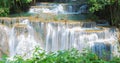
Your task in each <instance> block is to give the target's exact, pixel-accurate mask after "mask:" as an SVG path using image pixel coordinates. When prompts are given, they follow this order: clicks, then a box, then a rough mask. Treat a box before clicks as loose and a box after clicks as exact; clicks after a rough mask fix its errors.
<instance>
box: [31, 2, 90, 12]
mask: <svg viewBox="0 0 120 63" xmlns="http://www.w3.org/2000/svg"><path fill="white" fill-rule="evenodd" d="M72 6H74V7H78V10H77V11H76V10H75V11H73V10H74V7H72ZM66 8H68V10H65V9H66ZM87 8H88V5H87V4H84V5H80V4H78V5H76V4H53V6H48V5H47V6H39V7H37V8H36V7H32V8H30V11H29V13H38V14H39V13H40V12H42V13H52V14H81V13H88V11H87Z"/></svg>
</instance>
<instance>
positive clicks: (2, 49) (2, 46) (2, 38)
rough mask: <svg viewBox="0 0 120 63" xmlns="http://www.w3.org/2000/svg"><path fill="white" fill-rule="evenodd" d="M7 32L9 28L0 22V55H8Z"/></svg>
mask: <svg viewBox="0 0 120 63" xmlns="http://www.w3.org/2000/svg"><path fill="white" fill-rule="evenodd" d="M9 34H10V29H9V28H8V27H7V26H4V25H2V24H0V57H2V55H4V54H7V55H9V37H10V36H9Z"/></svg>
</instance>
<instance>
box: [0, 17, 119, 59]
mask: <svg viewBox="0 0 120 63" xmlns="http://www.w3.org/2000/svg"><path fill="white" fill-rule="evenodd" d="M26 19H27V18H26ZM11 20H12V21H8V22H9V23H11V22H12V23H11V24H10V25H11V27H8V28H9V30H8V29H5V30H6V31H5V30H3V32H5V33H4V35H5V34H6V35H5V36H4V35H3V38H1V39H5V38H6V40H7V39H8V41H7V43H8V44H9V51H10V53H9V54H10V56H14V55H21V56H23V57H25V58H30V57H31V54H32V50H33V49H34V47H35V46H36V45H39V46H40V47H41V48H42V49H44V50H45V51H47V52H51V51H52V52H54V51H58V50H67V49H71V48H76V49H78V50H80V51H82V50H83V49H84V48H90V49H91V50H92V51H93V52H95V53H97V54H98V55H99V56H100V57H101V56H103V53H102V51H103V50H105V52H108V51H110V52H111V53H110V54H109V56H106V57H111V55H112V53H114V54H118V53H117V51H118V49H117V46H118V45H117V43H118V41H117V40H118V39H117V30H116V29H115V28H99V27H96V23H94V22H73V23H71V22H41V21H37V22H35V21H33V20H29V19H27V20H24V19H23V20H22V19H21V20H19V21H16V19H14V18H13V19H11ZM13 21H14V22H15V23H14V22H13ZM1 23H3V22H1ZM3 24H4V27H7V26H6V25H7V23H5V22H4V23H3ZM1 29H4V28H3V27H1ZM8 32H9V33H10V34H7V33H8ZM1 34H2V33H1ZM3 42H4V41H2V42H1V43H3Z"/></svg>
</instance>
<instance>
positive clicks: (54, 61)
mask: <svg viewBox="0 0 120 63" xmlns="http://www.w3.org/2000/svg"><path fill="white" fill-rule="evenodd" d="M6 62H7V63H120V58H117V57H115V58H113V60H110V61H107V60H104V59H99V58H98V56H97V55H96V54H94V53H92V52H90V51H88V50H84V51H83V52H79V51H78V50H76V49H70V50H63V51H57V52H50V53H46V52H45V51H44V50H42V49H40V48H39V47H36V49H35V50H34V53H33V57H32V58H29V59H24V58H23V57H21V56H19V55H17V56H15V57H14V58H13V59H12V60H9V59H8V60H7V61H6ZM0 63H5V60H1V61H0Z"/></svg>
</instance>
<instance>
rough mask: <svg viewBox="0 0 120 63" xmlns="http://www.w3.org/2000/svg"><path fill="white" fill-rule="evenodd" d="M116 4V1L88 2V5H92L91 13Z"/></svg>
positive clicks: (100, 0)
mask: <svg viewBox="0 0 120 63" xmlns="http://www.w3.org/2000/svg"><path fill="white" fill-rule="evenodd" d="M118 1H119V0H118ZM115 2H116V0H88V3H89V4H90V5H91V8H90V11H91V12H95V11H98V10H100V9H104V8H105V6H106V5H112V4H114V3H115ZM119 2H120V1H119Z"/></svg>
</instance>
